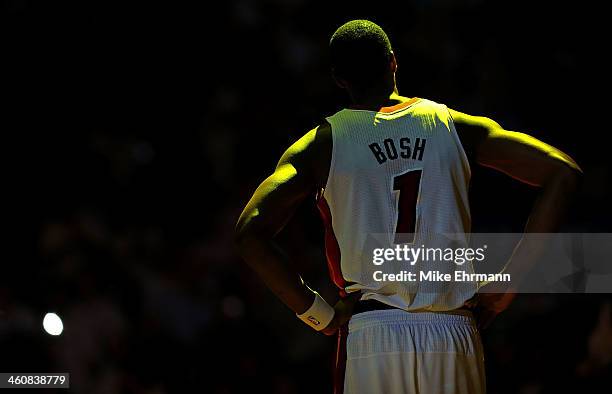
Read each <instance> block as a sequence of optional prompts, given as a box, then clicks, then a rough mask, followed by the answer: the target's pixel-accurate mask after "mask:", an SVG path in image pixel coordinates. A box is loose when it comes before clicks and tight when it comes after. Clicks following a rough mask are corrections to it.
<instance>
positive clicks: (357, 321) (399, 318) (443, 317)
mask: <svg viewBox="0 0 612 394" xmlns="http://www.w3.org/2000/svg"><path fill="white" fill-rule="evenodd" d="M381 324H434V325H435V324H453V325H470V326H471V325H475V322H474V317H473V315H472V312H470V311H469V310H467V309H456V310H453V311H444V312H408V311H405V310H402V309H395V308H393V309H385V310H373V311H369V312H363V313H359V314H356V315H353V317H352V318H351V320H350V321H349V331H352V330H359V329H361V328H366V327H370V326H377V325H381Z"/></svg>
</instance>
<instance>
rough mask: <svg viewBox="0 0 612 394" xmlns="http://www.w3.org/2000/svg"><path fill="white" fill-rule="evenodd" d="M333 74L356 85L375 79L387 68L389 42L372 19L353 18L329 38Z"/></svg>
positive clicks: (372, 81)
mask: <svg viewBox="0 0 612 394" xmlns="http://www.w3.org/2000/svg"><path fill="white" fill-rule="evenodd" d="M329 48H330V52H331V62H332V67H333V69H334V73H335V74H336V75H337V76H339V77H341V78H344V79H346V80H347V81H349V82H352V83H355V84H358V85H362V86H364V85H370V84H372V83H375V82H377V80H378V78H380V77H381V76H383V75H384V74H385V72H386V71H387V70H388V66H389V62H390V61H391V53H392V48H391V42H390V41H389V37H387V34H386V33H385V32H384V30H383V29H382V28H381V27H380V26H378V25H377V24H376V23H374V22H370V21H368V20H363V19H357V20H352V21H350V22H347V23H345V24H344V25H342V26H340V27H339V28H338V30H336V31H335V33H334V34H333V35H332V37H331V39H330V41H329Z"/></svg>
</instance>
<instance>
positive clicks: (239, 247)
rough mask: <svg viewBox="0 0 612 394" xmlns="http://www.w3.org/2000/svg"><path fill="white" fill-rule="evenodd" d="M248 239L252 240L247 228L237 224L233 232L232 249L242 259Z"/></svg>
mask: <svg viewBox="0 0 612 394" xmlns="http://www.w3.org/2000/svg"><path fill="white" fill-rule="evenodd" d="M250 238H252V234H251V231H250V230H249V228H248V226H246V225H243V224H242V223H240V222H238V224H237V225H236V229H235V230H234V247H235V248H236V251H237V252H238V254H239V255H240V256H243V257H244V254H245V251H246V249H247V244H248V243H249V239H250Z"/></svg>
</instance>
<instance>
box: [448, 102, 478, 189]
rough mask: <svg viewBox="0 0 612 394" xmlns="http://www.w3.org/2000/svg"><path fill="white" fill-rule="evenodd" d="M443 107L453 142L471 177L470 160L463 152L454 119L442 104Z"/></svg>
mask: <svg viewBox="0 0 612 394" xmlns="http://www.w3.org/2000/svg"><path fill="white" fill-rule="evenodd" d="M444 109H445V110H446V113H447V114H448V119H449V123H448V125H449V129H450V132H451V135H452V136H453V140H454V141H455V144H456V145H457V148H458V149H459V152H460V154H461V158H462V159H463V161H464V163H465V166H466V168H467V174H468V177H469V178H471V177H472V166H471V164H470V160H469V158H468V155H467V153H466V152H465V149H464V147H463V144H462V143H461V138H459V134H458V133H457V129H456V128H455V120H454V119H453V115H452V114H451V113H450V111H449V110H448V107H447V106H444Z"/></svg>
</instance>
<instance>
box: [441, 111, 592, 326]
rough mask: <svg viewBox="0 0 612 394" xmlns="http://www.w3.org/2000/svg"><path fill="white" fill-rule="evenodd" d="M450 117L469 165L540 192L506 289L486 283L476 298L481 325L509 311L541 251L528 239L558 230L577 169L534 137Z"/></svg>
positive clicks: (455, 115)
mask: <svg viewBox="0 0 612 394" xmlns="http://www.w3.org/2000/svg"><path fill="white" fill-rule="evenodd" d="M450 113H451V116H452V118H453V121H454V123H455V127H456V129H457V133H458V134H459V138H460V139H461V142H462V145H463V147H464V149H465V150H466V152H467V154H468V156H471V159H472V160H473V161H475V162H476V163H478V164H480V165H483V166H485V167H490V168H493V169H495V170H497V171H500V172H503V173H505V174H507V175H509V176H511V177H512V178H514V179H516V180H518V181H520V182H523V183H526V184H529V185H531V186H535V187H538V188H539V195H538V198H537V199H536V201H535V203H534V205H533V207H532V210H531V213H530V215H529V218H528V220H527V224H526V225H525V229H524V231H525V235H524V236H523V238H522V239H521V241H520V242H519V243H518V245H517V246H516V248H515V250H514V252H513V254H512V257H511V258H510V260H509V261H508V263H507V264H506V266H505V267H504V270H503V272H504V273H508V274H510V275H511V278H512V282H511V284H510V287H509V288H505V287H504V285H499V284H490V285H488V286H487V291H485V292H484V293H483V292H481V294H480V297H479V303H480V307H481V308H483V309H484V310H485V313H484V317H483V318H482V319H481V321H480V322H479V323H480V324H481V325H485V326H486V325H487V324H488V323H489V322H490V320H491V319H492V318H493V317H494V316H495V315H496V314H497V313H499V312H501V311H503V310H504V309H506V308H507V307H508V305H509V303H510V302H511V301H512V299H513V298H514V295H513V294H514V292H515V291H516V290H517V288H518V285H519V284H520V282H521V280H522V278H523V277H524V276H525V275H526V274H527V273H528V272H529V270H530V269H531V268H532V266H533V264H535V263H536V262H537V260H538V258H539V256H540V255H541V253H542V251H543V247H544V243H543V242H542V239H543V238H542V236H538V237H534V238H533V239H532V237H530V236H529V235H530V234H532V233H554V232H557V231H558V230H559V227H560V225H561V222H562V220H563V218H564V217H565V215H566V213H567V211H568V208H569V205H570V203H571V200H572V198H573V196H574V194H575V192H576V190H577V188H578V185H579V181H580V178H581V175H582V170H581V169H580V167H579V166H578V164H576V162H575V161H574V160H573V159H572V158H571V157H569V156H568V155H567V154H565V153H563V152H561V151H560V150H559V149H557V148H555V147H553V146H550V145H548V144H546V143H544V142H542V141H540V140H538V139H537V138H534V137H532V136H530V135H527V134H524V133H520V132H515V131H508V130H505V129H504V128H503V127H501V126H500V125H499V124H498V123H497V122H495V121H493V120H491V119H489V118H486V117H481V116H472V115H467V114H464V113H461V112H458V111H454V110H450ZM500 209H503V207H500ZM487 292H488V294H487ZM492 293H498V294H492ZM503 293H505V294H503Z"/></svg>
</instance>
